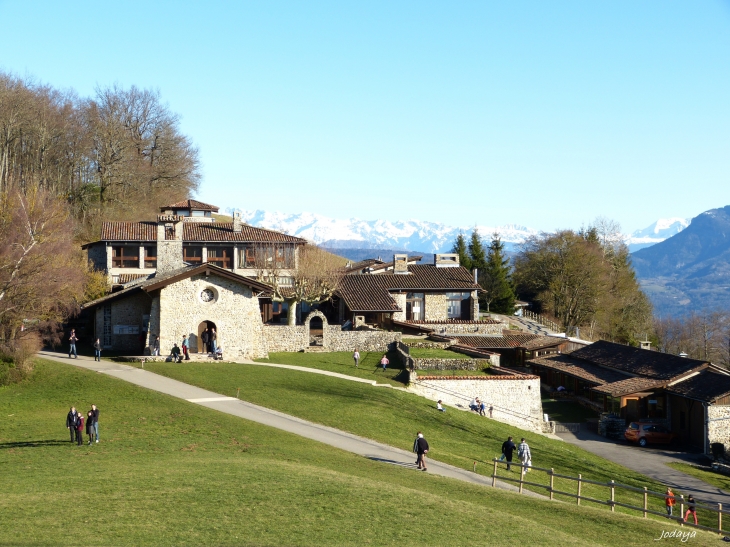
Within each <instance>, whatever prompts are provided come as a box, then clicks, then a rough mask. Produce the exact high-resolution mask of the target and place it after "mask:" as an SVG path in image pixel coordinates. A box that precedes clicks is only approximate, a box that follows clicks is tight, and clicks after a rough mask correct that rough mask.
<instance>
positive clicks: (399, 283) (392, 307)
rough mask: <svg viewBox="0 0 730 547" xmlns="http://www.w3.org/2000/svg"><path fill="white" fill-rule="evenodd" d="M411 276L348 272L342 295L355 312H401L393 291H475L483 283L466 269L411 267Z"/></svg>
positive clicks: (341, 286)
mask: <svg viewBox="0 0 730 547" xmlns="http://www.w3.org/2000/svg"><path fill="white" fill-rule="evenodd" d="M408 271H409V272H411V273H410V274H409V275H404V274H399V275H395V274H393V273H392V272H385V273H382V274H378V275H367V274H366V275H346V276H344V277H343V278H342V282H341V283H340V288H339V289H338V291H337V292H338V295H339V296H340V297H341V298H342V299H343V300H344V301H345V304H347V307H348V308H350V310H351V311H399V310H400V308H398V306H397V304H396V303H395V301H394V300H393V299H392V298H391V296H390V294H389V292H393V291H429V290H441V291H449V290H453V291H465V290H469V291H473V290H478V289H479V285H475V284H474V278H473V277H472V275H471V273H469V271H468V270H466V269H465V268H436V267H435V266H429V265H414V266H409V267H408Z"/></svg>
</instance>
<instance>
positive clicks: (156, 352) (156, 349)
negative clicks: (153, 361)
mask: <svg viewBox="0 0 730 547" xmlns="http://www.w3.org/2000/svg"><path fill="white" fill-rule="evenodd" d="M152 355H156V356H158V357H159V356H160V337H159V336H155V341H154V342H152Z"/></svg>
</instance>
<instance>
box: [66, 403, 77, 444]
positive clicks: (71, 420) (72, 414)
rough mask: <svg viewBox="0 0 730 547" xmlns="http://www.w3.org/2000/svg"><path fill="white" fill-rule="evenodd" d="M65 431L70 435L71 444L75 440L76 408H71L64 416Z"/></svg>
mask: <svg viewBox="0 0 730 547" xmlns="http://www.w3.org/2000/svg"><path fill="white" fill-rule="evenodd" d="M66 429H68V431H69V433H71V442H74V440H76V407H73V406H72V407H71V410H69V411H68V414H67V415H66Z"/></svg>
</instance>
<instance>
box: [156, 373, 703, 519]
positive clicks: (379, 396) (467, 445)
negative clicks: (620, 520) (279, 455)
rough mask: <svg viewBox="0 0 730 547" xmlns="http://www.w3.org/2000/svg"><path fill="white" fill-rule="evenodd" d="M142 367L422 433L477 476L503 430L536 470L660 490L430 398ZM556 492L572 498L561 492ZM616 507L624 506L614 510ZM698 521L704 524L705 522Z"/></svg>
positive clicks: (566, 484) (385, 433)
mask: <svg viewBox="0 0 730 547" xmlns="http://www.w3.org/2000/svg"><path fill="white" fill-rule="evenodd" d="M147 368H148V369H149V370H151V371H153V372H157V373H159V374H163V375H165V376H169V377H171V378H175V379H178V380H181V381H183V382H186V383H189V384H193V385H197V386H200V387H203V388H206V389H209V390H211V391H215V392H217V393H221V394H224V395H235V394H236V388H237V387H241V399H244V400H247V401H250V402H253V403H256V404H259V405H262V406H265V407H268V408H272V409H276V410H279V411H282V412H286V413H288V414H292V415H294V416H298V417H300V418H304V419H306V420H310V421H312V422H316V423H321V424H324V425H327V426H331V427H335V428H338V429H342V430H345V431H349V432H351V433H355V434H357V435H361V436H363V437H367V438H370V439H374V440H377V441H380V442H383V443H386V444H389V445H392V446H397V447H400V448H403V449H405V450H409V449H410V448H411V446H412V442H413V437H414V435H415V432H416V431H418V430H421V431H423V432H424V434H425V436H426V437H427V439H428V441H429V444H430V445H431V447H432V450H431V454H432V457H433V458H435V459H437V460H439V461H442V462H446V463H449V464H452V465H455V466H458V467H461V468H463V469H469V470H471V469H472V468H473V464H474V462H476V463H477V472H479V473H481V474H484V475H491V473H492V462H491V459H492V458H495V457H497V456H499V454H500V450H501V448H500V447H501V445H502V442H503V441H504V440H505V439H506V438H507V436H508V435H512V436H513V437H514V438H515V440H516V441H517V442H519V438H520V437H521V436H525V437H526V438H527V439H528V442H529V444H530V448H531V452H532V463H533V465H535V466H537V467H544V468H554V469H555V472H556V473H560V474H563V475H569V476H577V475H578V474H579V473H580V474H582V476H583V478H584V479H590V480H594V481H601V482H608V481H609V480H615V481H616V482H618V483H622V484H627V485H630V486H634V487H638V488H643V487H644V486H647V487H648V488H649V489H650V490H654V491H657V492H663V491H664V489H665V487H664V486H663V485H662V484H659V483H657V482H655V481H653V480H651V479H649V478H648V477H645V476H644V475H641V474H639V473H636V472H634V471H631V470H630V469H627V468H625V467H623V466H621V465H618V464H615V463H613V462H610V461H608V460H605V459H603V458H600V457H598V456H596V455H594V454H592V453H590V452H588V451H585V450H582V449H581V448H579V447H576V446H573V445H571V444H568V443H565V442H562V441H558V440H553V439H549V438H547V437H543V436H541V435H537V434H535V433H531V432H527V431H522V430H520V429H518V428H516V427H512V426H510V425H507V424H503V423H501V422H497V421H494V420H490V419H488V418H483V417H480V416H477V415H476V414H474V413H469V412H461V411H457V410H453V409H450V410H448V411H447V412H445V413H441V412H438V411H437V410H436V408H435V404H434V403H433V402H431V401H428V400H426V399H424V398H423V397H419V396H416V395H413V394H410V393H404V392H402V391H397V390H390V389H387V388H377V387H372V386H369V385H367V384H360V383H356V382H349V381H347V380H342V379H338V378H332V377H327V376H321V375H318V374H311V373H306V372H298V371H292V370H287V369H275V368H269V367H260V366H255V365H243V364H235V363H208V364H197V363H191V364H187V363H186V364H172V363H153V364H149V365H147ZM499 474H500V475H502V476H509V477H511V478H518V473H517V472H515V471H514V470H513V471H512V472H511V473H507V472H506V471H505V470H504V469H501V470H500V471H499ZM529 480H530V481H533V482H539V483H540V484H544V485H547V484H548V483H549V480H548V477H547V476H546V474H545V473H538V472H533V473H531V474H530V475H529ZM554 487H555V488H556V489H557V490H560V491H563V492H570V493H573V492H575V491H576V483H575V482H573V481H568V480H567V479H561V478H556V479H555V482H554ZM535 491H537V492H541V490H539V489H535ZM582 494H583V495H584V496H589V497H593V498H596V499H599V500H603V501H605V500H608V499H609V490H608V488H607V487H600V486H596V485H590V484H584V485H583V488H582ZM556 497H557V498H558V499H560V498H562V499H563V500H565V501H570V502H572V503H575V501H574V500H573V499H572V498H569V497H567V496H559V495H558V496H556ZM615 499H616V501H618V502H621V503H627V504H632V505H635V506H639V507H641V506H642V505H643V496H642V495H641V494H638V493H633V492H629V491H619V490H617V493H616V498H615ZM583 503H587V502H583ZM597 507H602V506H597ZM649 508H650V509H652V510H655V511H664V502H663V500H662V499H658V498H650V505H649ZM605 510H606V511H608V509H607V508H605ZM616 511H619V512H620V511H628V510H627V509H624V508H621V507H617V508H616ZM631 514H634V515H635V514H636V512H631ZM700 516H701V517H702V515H700ZM700 523H701V524H707V525H711V524H712V521H710V520H706V521H704V520H703V521H701V522H700ZM666 525H667V526H668V525H669V523H667V524H666Z"/></svg>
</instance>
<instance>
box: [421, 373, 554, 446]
mask: <svg viewBox="0 0 730 547" xmlns="http://www.w3.org/2000/svg"><path fill="white" fill-rule="evenodd" d="M408 390H409V391H411V392H413V393H415V394H417V395H420V396H422V397H426V398H428V399H431V400H433V401H434V403H435V401H438V400H439V399H440V400H441V401H442V403H443V404H444V406H445V407H449V406H452V407H453V406H460V407H461V408H469V402H470V401H471V400H472V399H473V398H475V397H478V398H479V399H480V400H481V401H484V403H485V404H486V406H487V409H489V407H490V406H491V407H493V411H492V416H493V418H494V419H495V420H498V421H500V422H505V423H508V424H512V425H514V426H516V427H519V428H522V429H526V430H528V431H537V432H542V430H543V425H542V417H543V414H542V401H541V399H540V379H539V378H538V377H537V376H527V375H525V376H470V377H467V378H463V377H462V378H459V377H451V378H449V377H438V376H419V377H418V379H417V380H416V381H414V382H412V383H411V384H410V385H409V386H408ZM448 411H449V409H448V408H447V412H448ZM452 412H453V410H452ZM488 415H489V412H487V416H488ZM518 435H519V432H515V436H518ZM499 442H500V443H501V440H500V441H499ZM494 450H497V451H498V450H499V446H498V445H495V448H494Z"/></svg>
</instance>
